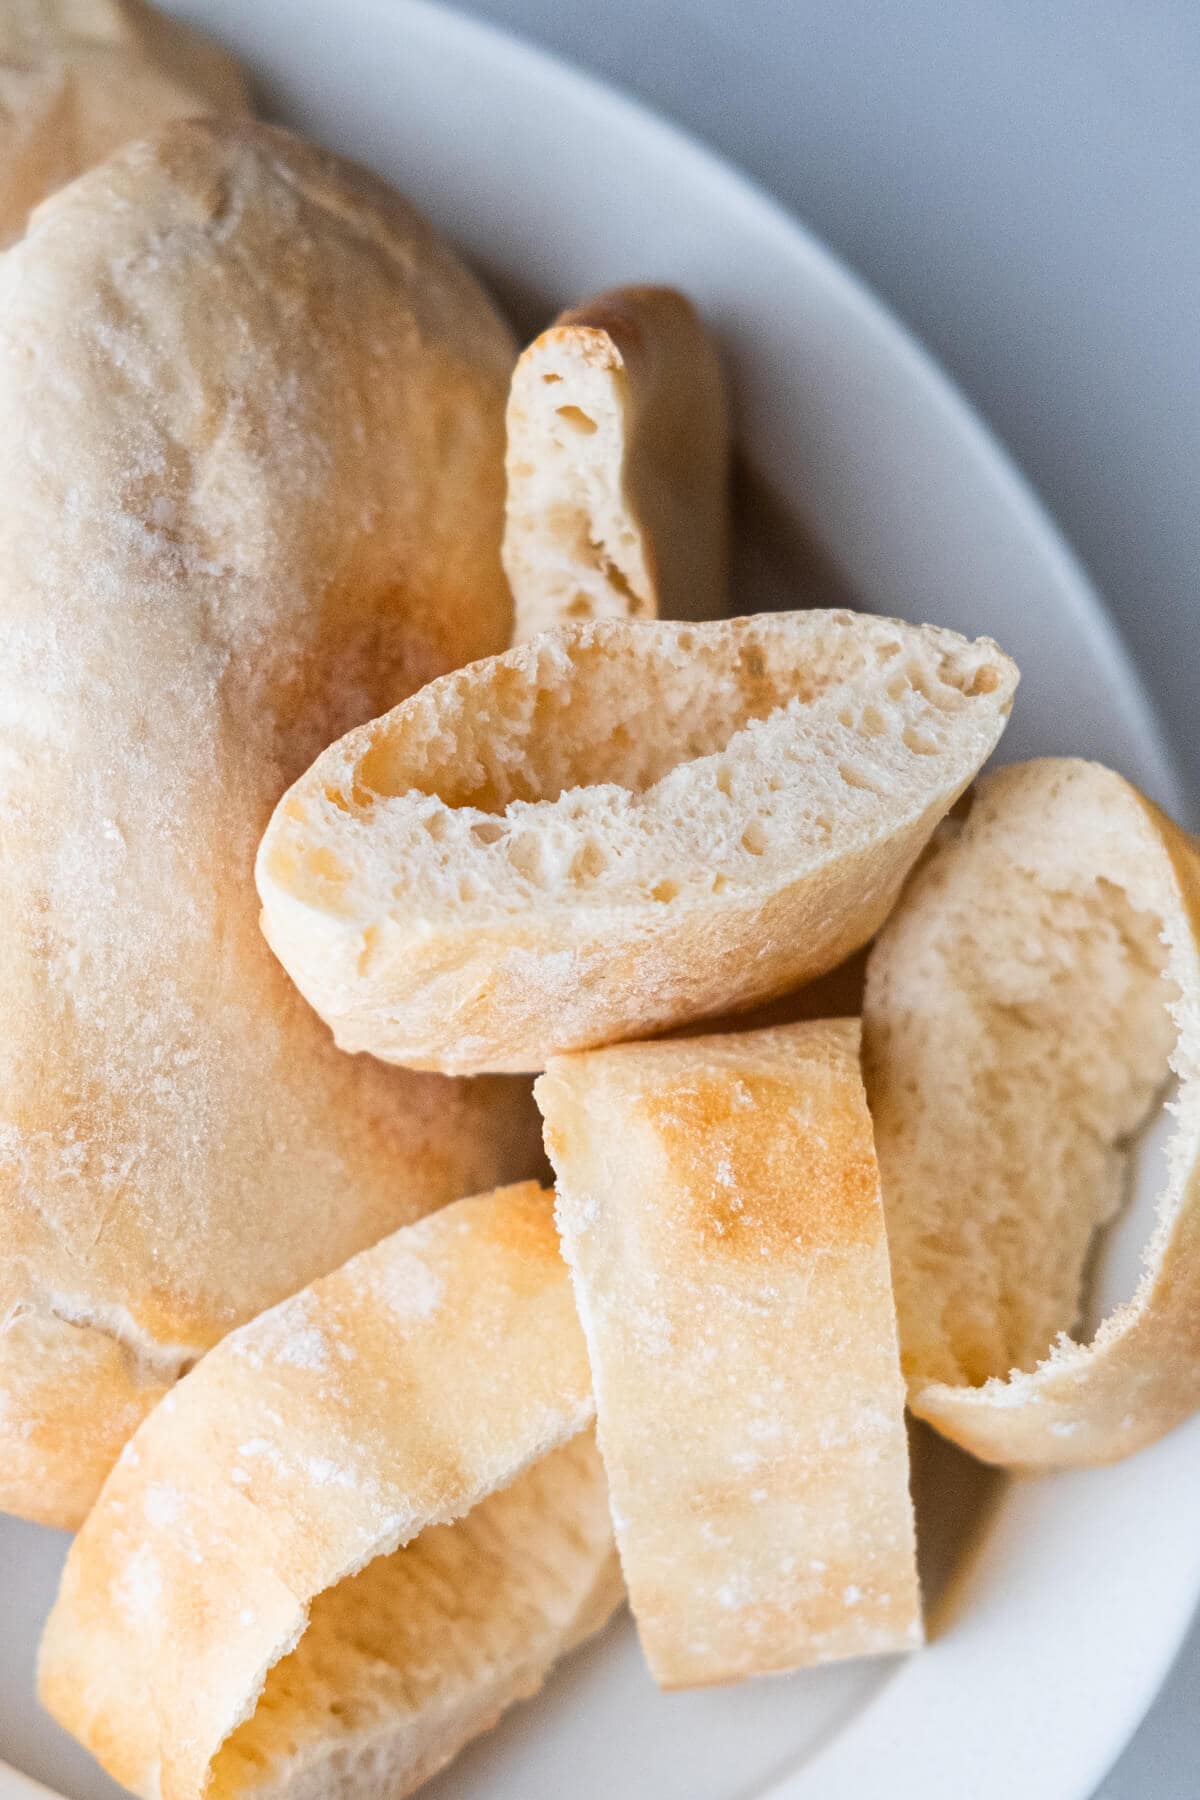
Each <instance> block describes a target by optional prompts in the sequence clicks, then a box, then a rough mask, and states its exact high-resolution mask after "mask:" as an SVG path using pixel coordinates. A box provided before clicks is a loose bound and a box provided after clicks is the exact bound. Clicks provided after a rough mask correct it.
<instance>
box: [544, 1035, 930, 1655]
mask: <svg viewBox="0 0 1200 1800" xmlns="http://www.w3.org/2000/svg"><path fill="white" fill-rule="evenodd" d="M858 1034H859V1027H858V1021H857V1020H852V1019H836V1020H822V1021H820V1022H816V1023H807V1024H800V1025H789V1026H781V1027H778V1028H775V1029H771V1030H765V1031H749V1032H744V1033H740V1034H732V1035H723V1036H715V1037H708V1038H693V1039H689V1040H686V1041H678V1042H674V1043H660V1044H622V1045H618V1046H616V1047H614V1048H612V1049H609V1050H595V1051H591V1052H588V1053H586V1054H583V1055H578V1056H564V1057H559V1058H557V1059H556V1060H555V1061H554V1062H553V1063H552V1064H551V1065H550V1067H549V1069H547V1071H546V1073H545V1074H544V1075H543V1076H542V1077H541V1079H540V1080H539V1081H538V1083H537V1085H536V1088H535V1093H536V1096H537V1099H538V1102H539V1104H540V1106H541V1109H542V1113H543V1116H544V1118H545V1121H546V1147H547V1149H548V1151H549V1153H550V1158H551V1160H552V1162H553V1163H554V1167H555V1172H556V1175H557V1178H558V1222H559V1229H560V1230H561V1232H562V1239H563V1249H564V1252H565V1254H566V1257H567V1260H568V1262H569V1263H570V1265H571V1271H572V1276H573V1279H574V1283H575V1292H576V1297H577V1299H578V1303H579V1311H580V1317H581V1319H582V1322H583V1328H584V1331H585V1333H586V1336H587V1340H588V1350H589V1353H590V1356H591V1360H592V1379H593V1382H594V1384H595V1392H596V1408H597V1425H598V1431H599V1438H600V1447H601V1451H602V1454H603V1456H604V1461H605V1466H606V1468H607V1471H608V1477H609V1481H610V1484H611V1490H612V1503H613V1517H614V1520H615V1522H616V1530H617V1543H618V1546H619V1548H620V1551H621V1560H622V1564H623V1567H624V1572H625V1578H626V1581H627V1583H628V1587H629V1597H630V1604H631V1606H632V1608H633V1613H634V1617H635V1618H636V1620H637V1624H638V1630H639V1633H640V1635H641V1640H642V1647H643V1649H644V1650H645V1653H646V1657H647V1660H648V1662H649V1664H650V1668H651V1672H652V1673H653V1674H654V1676H655V1677H656V1679H657V1680H658V1681H659V1682H660V1683H661V1684H662V1685H663V1686H664V1687H691V1686H697V1685H700V1684H704V1683H708V1682H715V1681H733V1680H739V1679H741V1678H742V1677H744V1676H747V1675H759V1674H769V1673H773V1672H777V1671H780V1670H783V1669H793V1668H797V1667H799V1666H801V1665H802V1664H806V1663H817V1662H827V1661H829V1660H831V1659H833V1658H835V1657H843V1656H863V1655H870V1654H872V1653H878V1652H881V1651H894V1650H905V1649H911V1648H913V1647H914V1646H915V1645H916V1644H918V1643H919V1642H920V1639H921V1617H920V1599H919V1595H918V1589H917V1575H916V1564H915V1559H914V1549H915V1546H914V1533H913V1514H912V1505H911V1502H910V1500H909V1493H908V1446H907V1442H906V1438H905V1430H904V1383H903V1379H902V1377H901V1374H900V1361H899V1352H898V1349H897V1343H896V1317H895V1308H894V1306H893V1302H892V1290H891V1282H890V1279H889V1275H888V1251H887V1240H886V1237H885V1234H884V1219H883V1204H882V1200H881V1198H880V1191H879V1171H878V1168H877V1166H876V1162H875V1154H874V1150H873V1147H872V1141H871V1120H870V1116H869V1115H868V1112H867V1105H866V1097H865V1095H864V1093H863V1086H862V1077H861V1075H860V1073H859V1064H858Z"/></svg>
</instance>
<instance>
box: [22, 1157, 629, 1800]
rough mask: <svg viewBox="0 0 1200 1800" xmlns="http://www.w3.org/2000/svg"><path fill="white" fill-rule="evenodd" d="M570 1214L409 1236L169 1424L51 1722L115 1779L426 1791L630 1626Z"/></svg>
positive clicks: (50, 1680) (106, 1561)
mask: <svg viewBox="0 0 1200 1800" xmlns="http://www.w3.org/2000/svg"><path fill="white" fill-rule="evenodd" d="M552 1208H553V1198H552V1196H551V1195H550V1194H548V1193H543V1192H542V1191H541V1190H540V1189H538V1188H537V1187H536V1186H535V1185H533V1184H532V1183H527V1184H525V1185H524V1186H521V1187H516V1188H509V1189H506V1190H502V1191H500V1192H499V1193H496V1194H490V1195H482V1196H479V1197H477V1198H475V1199H472V1200H463V1201H460V1202H458V1203H457V1204H456V1205H453V1206H449V1207H447V1208H445V1209H444V1210H443V1211H442V1212H439V1213H437V1214H435V1215H434V1216H433V1217H432V1218H429V1219H426V1220H423V1221H422V1222H421V1223H420V1224H418V1225H414V1226H410V1227H409V1228H408V1229H407V1230H402V1231H399V1232H396V1233H395V1234H394V1235H393V1236H392V1237H390V1238H388V1239H385V1241H384V1242H383V1243H381V1244H379V1245H377V1246H376V1247H375V1248H374V1249H372V1250H367V1251H364V1252H363V1253H362V1254H361V1255H360V1256H357V1257H355V1258H353V1259H352V1260H351V1261H350V1262H349V1263H347V1264H346V1266H345V1267H344V1268H342V1269H339V1270H337V1271H335V1273H334V1274H332V1275H330V1276H327V1277H326V1278H325V1279H324V1280H321V1281H318V1282H315V1283H314V1284H313V1286H312V1287H310V1288H307V1289H305V1290H304V1291H302V1292H301V1293H300V1294H297V1295H295V1296H294V1297H293V1298H292V1299H290V1300H287V1301H284V1302H283V1303H282V1304H281V1305H280V1306H277V1307H275V1308H274V1309H273V1310H272V1311H271V1312H268V1313H265V1314H263V1315H262V1317H261V1318H258V1319H255V1320H254V1321H252V1322H251V1323H250V1324H249V1325H246V1326H243V1327H242V1328H241V1329H240V1330H239V1331H237V1332H234V1333H233V1334H232V1335H231V1336H230V1337H228V1338H226V1339H225V1340H224V1342H223V1343H221V1344H220V1345H219V1346H218V1347H217V1348H216V1349H215V1350H214V1351H213V1352H212V1353H211V1354H210V1355H209V1356H208V1357H206V1358H205V1360H204V1361H203V1362H202V1363H201V1364H200V1365H199V1366H198V1368H196V1369H195V1370H194V1371H193V1373H192V1374H191V1375H189V1376H188V1377H187V1379H186V1380H184V1381H183V1382H181V1383H180V1385H179V1387H178V1388H177V1389H176V1391H175V1392H174V1393H173V1394H171V1395H169V1396H168V1398H167V1399H166V1400H165V1401H164V1402H163V1404H162V1405H161V1406H160V1407H159V1408H158V1409H157V1410H156V1411H155V1412H154V1413H152V1414H151V1416H150V1417H149V1418H148V1419H147V1420H146V1421H145V1423H144V1424H143V1425H142V1427H141V1429H140V1430H139V1431H138V1433H137V1434H136V1436H135V1437H134V1438H133V1439H132V1441H131V1442H130V1444H129V1445H128V1446H127V1447H126V1449H125V1451H124V1453H123V1454H122V1456H121V1459H120V1461H119V1462H118V1464H117V1466H116V1468H115V1469H114V1470H113V1473H112V1475H111V1476H110V1477H109V1480H108V1482H107V1483H106V1484H105V1487H104V1491H103V1493H102V1494H101V1496H100V1499H99V1500H98V1501H97V1503H96V1506H95V1508H94V1510H93V1512H92V1513H91V1514H90V1516H89V1518H88V1520H87V1522H86V1524H85V1525H84V1527H83V1529H82V1531H81V1532H80V1534H79V1536H78V1538H77V1539H76V1541H75V1543H74V1545H73V1546H72V1549H71V1552H70V1555H69V1557H68V1559H67V1565H66V1569H65V1571H64V1575H63V1580H62V1587H61V1590H60V1593H59V1597H58V1600H57V1602H56V1604H55V1607H54V1611H53V1612H52V1614H51V1617H50V1621H49V1624H48V1625H47V1627H46V1634H45V1638H44V1641H43V1645H42V1655H41V1692H42V1697H43V1700H44V1701H45V1704H46V1705H47V1706H48V1707H49V1708H50V1711H51V1712H52V1713H53V1714H54V1716H55V1717H56V1718H57V1719H58V1720H59V1721H60V1723H61V1724H63V1725H65V1726H66V1727H67V1729H68V1730H70V1731H72V1732H74V1733H75V1735H76V1736H77V1737H79V1738H80V1739H81V1741H82V1742H83V1743H84V1744H86V1745H87V1747H88V1748H89V1749H90V1750H91V1751H92V1753H93V1754H94V1755H95V1756H96V1757H98V1759H99V1760H100V1762H101V1763H103V1765H104V1767H105V1768H106V1769H107V1770H108V1771H109V1773H110V1774H111V1775H113V1776H115V1777H116V1779H117V1780H118V1781H121V1782H123V1783H124V1784H125V1786H127V1787H129V1788H132V1789H133V1791H134V1792H135V1793H138V1794H142V1795H144V1796H145V1797H146V1800H159V1797H160V1796H161V1800H200V1797H201V1796H202V1795H204V1794H208V1795H209V1796H211V1800H232V1796H234V1795H238V1796H241V1795H247V1794H254V1795H260V1796H261V1795H272V1796H274V1795H287V1796H289V1800H300V1797H301V1796H303V1797H304V1800H308V1797H309V1796H312V1797H313V1800H316V1797H317V1796H320V1797H321V1800H328V1797H329V1796H330V1795H338V1796H345V1797H346V1800H350V1797H351V1796H355V1797H356V1796H360V1795H361V1796H364V1797H365V1796H368V1795H369V1796H377V1795H379V1794H380V1793H383V1792H386V1793H389V1794H393V1793H407V1792H409V1791H410V1788H411V1786H412V1785H414V1784H415V1783H416V1782H417V1781H419V1780H420V1779H422V1778H423V1776H424V1775H426V1774H429V1773H432V1771H433V1769H434V1768H436V1767H438V1766H440V1764H441V1763H442V1762H445V1761H446V1760H447V1759H448V1758H449V1757H450V1756H452V1755H453V1754H454V1753H455V1751H456V1750H458V1749H459V1748H460V1747H461V1745H462V1743H463V1742H465V1741H466V1739H467V1738H468V1737H470V1736H471V1735H473V1734H474V1733H475V1732H477V1731H479V1730H482V1729H484V1728H485V1727H486V1726H487V1725H489V1724H491V1723H492V1721H493V1720H494V1719H495V1717H496V1716H497V1714H498V1713H499V1711H500V1709H501V1708H502V1707H503V1706H505V1705H507V1704H508V1702H509V1701H510V1700H512V1699H514V1698H517V1697H520V1696H521V1695H524V1694H527V1693H530V1692H532V1691H533V1689H534V1688H535V1687H537V1686H538V1685H539V1684H540V1682H541V1680H542V1679H543V1677H544V1675H545V1673H546V1671H547V1669H548V1668H549V1666H550V1663H551V1662H552V1661H553V1659H554V1657H555V1656H556V1655H557V1654H559V1653H560V1652H561V1651H562V1650H563V1649H564V1648H566V1647H568V1646H569V1645H570V1644H571V1643H572V1642H574V1641H576V1640H577V1638H578V1637H579V1636H580V1635H581V1634H582V1633H585V1632H586V1631H587V1630H590V1629H594V1628H595V1627H596V1626H598V1625H599V1624H600V1623H601V1622H602V1620H603V1618H604V1617H605V1616H606V1614H607V1612H608V1611H609V1610H611V1607H612V1606H613V1605H615V1603H616V1600H617V1598H618V1596H619V1584H618V1583H617V1581H616V1579H615V1574H614V1567H613V1553H612V1543H611V1534H610V1527H609V1523H608V1517H607V1502H606V1496H605V1488H604V1481H603V1476H602V1472H601V1470H600V1465H599V1460H598V1458H597V1456H596V1454H595V1450H594V1448H593V1447H592V1444H591V1441H590V1434H588V1432H587V1429H586V1428H587V1426H588V1424H589V1421H590V1419H591V1417H592V1411H593V1407H592V1398H591V1388H590V1379H589V1374H588V1366H587V1356H586V1352H585V1350H584V1345H583V1340H582V1337H581V1335H580V1331H579V1326H578V1322H577V1320H576V1317H575V1312H574V1307H573V1304H572V1300H571V1291H570V1283H569V1280H568V1276H567V1272H566V1269H565V1267H564V1265H563V1262H562V1258H561V1256H560V1254H559V1250H558V1243H557V1238H556V1234H555V1229H554V1219H553V1210H552ZM580 1433H583V1436H582V1437H580V1435H579V1434H580ZM564 1446H566V1448H563V1447H564ZM459 1522H461V1523H459ZM405 1546H408V1548H405ZM385 1774H386V1780H385V1778H384V1777H385Z"/></svg>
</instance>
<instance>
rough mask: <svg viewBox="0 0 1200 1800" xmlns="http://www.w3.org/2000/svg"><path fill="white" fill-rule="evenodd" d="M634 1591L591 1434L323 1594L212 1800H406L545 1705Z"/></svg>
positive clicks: (275, 1672) (226, 1761)
mask: <svg viewBox="0 0 1200 1800" xmlns="http://www.w3.org/2000/svg"><path fill="white" fill-rule="evenodd" d="M623 1592H624V1590H623V1587H622V1584H621V1571H620V1564H619V1563H618V1561H617V1555H616V1551H615V1550H614V1548H613V1542H612V1525H611V1522H610V1519H609V1509H608V1489H607V1486H606V1484H605V1480H604V1469H603V1465H602V1464H601V1461H600V1456H599V1453H598V1451H597V1449H596V1443H595V1438H594V1436H593V1434H592V1432H590V1431H585V1432H581V1433H580V1435H579V1436H578V1437H576V1438H574V1439H572V1441H571V1442H570V1443H569V1444H566V1445H564V1446H563V1448H562V1449H561V1450H552V1451H551V1452H550V1454H549V1456H546V1457H543V1459H542V1460H541V1462H538V1463H535V1464H534V1466H533V1467H532V1468H531V1469H527V1470H526V1471H525V1473H524V1474H523V1475H518V1476H517V1478H516V1480H515V1481H514V1482H513V1484H512V1486H511V1487H508V1488H504V1489H503V1490H501V1491H500V1492H499V1493H495V1494H491V1495H489V1496H488V1498H487V1499H486V1500H482V1501H480V1503H479V1505H478V1506H476V1507H475V1508H474V1509H473V1510H472V1511H471V1512H469V1513H467V1515H466V1517H465V1518H462V1519H459V1520H458V1521H457V1523H456V1524H453V1525H433V1526H431V1527H430V1528H429V1529H428V1530H427V1531H423V1532H422V1533H421V1535H420V1537H418V1538H416V1539H414V1541H413V1542H412V1543H411V1544H410V1545H409V1546H408V1547H407V1549H404V1550H397V1551H394V1552H393V1554H392V1555H391V1556H378V1557H376V1558H375V1560H374V1562H370V1563H368V1564H367V1566H366V1568H365V1569H363V1570H362V1571H361V1572H360V1573H359V1574H357V1575H352V1576H350V1577H349V1578H348V1579H347V1580H346V1581H342V1582H339V1583H338V1585H337V1586H336V1587H333V1588H329V1589H327V1590H326V1592H325V1593H323V1594H319V1595H318V1596H317V1599H316V1600H315V1601H314V1602H313V1607H312V1612H311V1614H310V1617H309V1624H308V1629H307V1630H306V1631H305V1633H304V1636H303V1637H302V1638H301V1639H300V1642H299V1644H298V1645H297V1646H296V1648H295V1650H293V1651H292V1653H291V1655H290V1656H286V1657H285V1658H284V1659H283V1661H282V1662H279V1663H276V1665H275V1667H274V1668H273V1669H272V1670H271V1672H270V1674H269V1675H268V1676H267V1682H266V1686H265V1687H264V1689H263V1692H262V1694H261V1696H260V1698H259V1702H258V1705H257V1707H256V1708H255V1710H254V1712H253V1714H252V1715H251V1717H250V1718H249V1719H248V1720H247V1721H246V1722H245V1724H244V1725H240V1726H239V1727H238V1729H237V1730H236V1731H235V1732H234V1733H233V1735H232V1737H230V1738H229V1739H228V1740H227V1741H226V1743H225V1745H224V1746H223V1748H222V1749H221V1750H220V1752H219V1753H218V1755H217V1757H216V1760H215V1762H214V1764H213V1770H212V1780H211V1783H210V1785H209V1788H208V1796H209V1800H233V1796H239V1797H241V1796H250V1795H253V1796H254V1797H255V1800H379V1797H380V1796H381V1795H387V1797H388V1800H399V1797H400V1796H402V1795H404V1794H410V1793H412V1792H413V1790H414V1789H415V1788H417V1787H419V1786H420V1785H421V1783H422V1782H424V1781H427V1780H428V1779H429V1777H430V1776H431V1775H434V1774H435V1773H436V1772H437V1770H438V1769H440V1768H442V1767H443V1766H444V1765H445V1764H446V1763H447V1762H449V1761H450V1759H451V1758H452V1757H453V1756H456V1755H457V1754H458V1752H459V1750H461V1749H462V1747H463V1745H464V1744H466V1743H467V1742H469V1740H470V1739H471V1738H473V1737H477V1736H478V1735H479V1733H480V1732H481V1731H486V1730H488V1729H489V1728H490V1727H491V1726H492V1725H493V1724H494V1723H495V1721H496V1720H497V1719H498V1718H499V1716H500V1714H501V1713H502V1712H503V1711H504V1710H505V1708H506V1707H508V1706H510V1705H511V1704H512V1703H513V1702H514V1701H515V1700H525V1699H528V1698H529V1696H530V1695H531V1694H534V1693H536V1692H537V1690H538V1688H540V1687H541V1685H542V1683H543V1681H544V1680H545V1678H546V1675H547V1673H548V1672H549V1670H550V1668H551V1666H552V1664H553V1663H554V1662H556V1661H557V1660H558V1658H559V1657H561V1656H564V1655H565V1654H566V1653H567V1651H569V1650H571V1649H573V1648H574V1646H575V1645H576V1644H579V1643H581V1642H582V1641H583V1640H584V1639H585V1638H587V1637H590V1636H591V1635H592V1634H593V1632H596V1631H598V1630H599V1629H600V1627H601V1626H602V1625H604V1624H605V1623H606V1622H607V1620H608V1619H609V1617H610V1616H611V1614H612V1613H613V1611H614V1610H615V1609H616V1607H617V1606H618V1605H619V1603H620V1601H621V1598H622V1596H623Z"/></svg>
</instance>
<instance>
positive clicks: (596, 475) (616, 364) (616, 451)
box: [504, 287, 729, 642]
mask: <svg viewBox="0 0 1200 1800" xmlns="http://www.w3.org/2000/svg"><path fill="white" fill-rule="evenodd" d="M506 466H507V473H508V499H507V507H506V513H505V527H504V568H505V572H506V573H507V575H508V581H509V586H510V587H511V589H512V594H513V605H514V615H515V618H514V631H513V636H514V639H515V640H516V641H517V642H520V641H522V640H523V639H525V638H529V637H532V636H533V635H534V634H535V633H536V632H538V631H544V630H546V629H547V628H548V627H550V626H553V625H560V624H564V623H565V622H567V621H568V620H571V619H598V618H617V619H625V618H630V619H636V618H653V617H654V616H655V614H657V613H660V612H661V613H663V614H665V615H666V617H668V618H680V619H711V618H715V617H716V616H717V615H718V614H720V613H723V612H725V611H726V592H725V578H726V567H727V562H728V540H729V426H728V419H727V416H726V406H725V389H724V384H723V382H722V379H721V369H720V364H719V363H718V361H717V355H716V349H715V347H714V345H713V342H712V339H711V338H710V337H709V335H708V332H707V331H706V330H705V328H704V325H703V324H702V322H701V320H700V318H699V317H698V315H697V313H696V312H695V310H694V308H693V307H692V306H691V305H690V303H689V302H688V301H687V300H686V299H685V298H684V296H683V295H682V294H679V293H676V292H675V290H674V289H673V288H664V287H630V288H615V289H613V291H612V292H611V293H607V294H600V295H598V296H597V297H596V298H595V299H593V300H588V301H586V302H585V303H584V304H583V305H582V306H577V307H574V308H572V310H571V311H570V312H565V313H563V315H562V317H561V318H560V319H558V320H557V321H556V322H555V323H554V324H553V325H552V326H551V327H550V329H549V330H548V331H543V332H542V334H541V336H540V337H538V338H535V339H534V341H533V343H532V344H530V346H529V348H528V349H527V350H526V351H525V353H524V355H523V356H522V357H521V359H520V361H519V362H518V364H517V366H516V369H515V370H514V371H513V378H512V387H511V390H510V393H509V400H508V454H507V460H506Z"/></svg>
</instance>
